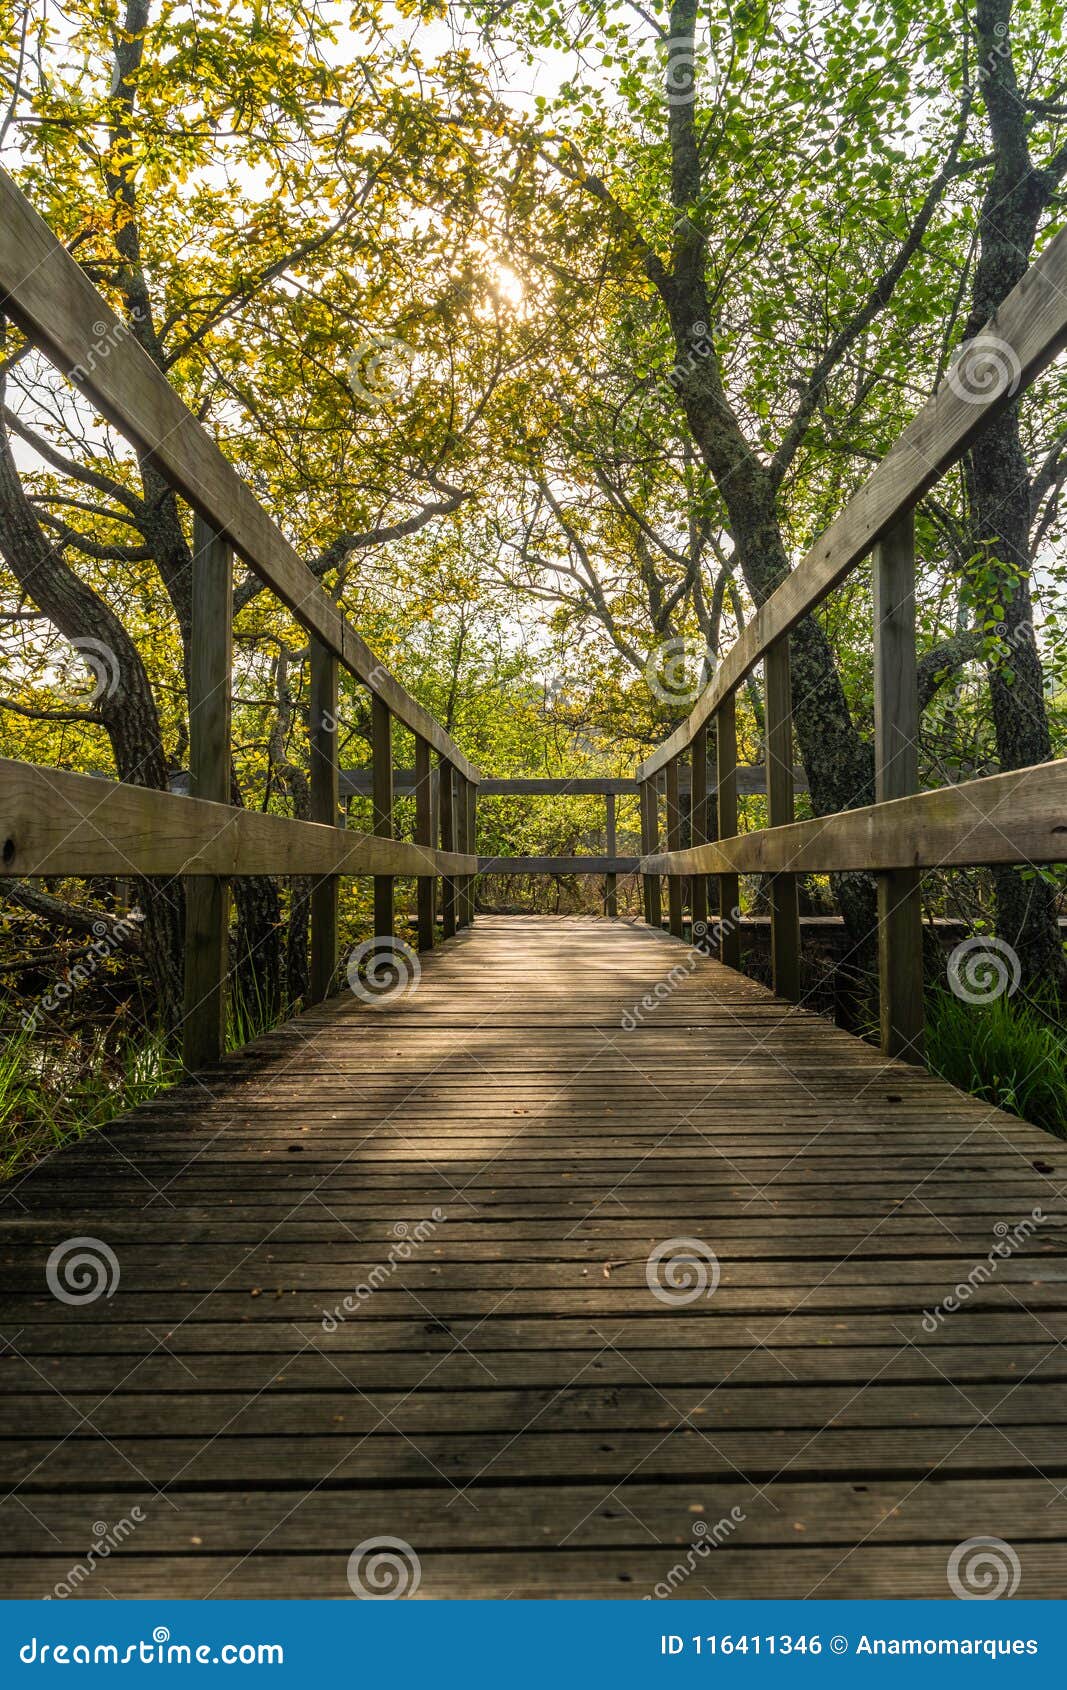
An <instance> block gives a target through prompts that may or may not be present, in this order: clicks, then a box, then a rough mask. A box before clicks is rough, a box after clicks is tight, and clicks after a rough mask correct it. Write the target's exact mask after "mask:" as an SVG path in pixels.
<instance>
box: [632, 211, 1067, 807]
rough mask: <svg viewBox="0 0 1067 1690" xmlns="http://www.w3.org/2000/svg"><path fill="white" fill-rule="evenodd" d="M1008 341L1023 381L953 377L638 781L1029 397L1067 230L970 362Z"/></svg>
mask: <svg viewBox="0 0 1067 1690" xmlns="http://www.w3.org/2000/svg"><path fill="white" fill-rule="evenodd" d="M990 340H994V341H996V342H997V343H999V345H998V347H997V349H996V350H997V353H998V356H999V358H1000V359H1001V360H1007V361H1010V362H1011V363H1012V364H1014V365H1015V366H1016V367H1017V369H1018V379H1016V380H1012V381H1010V382H1003V381H993V382H986V383H984V384H982V383H975V382H971V383H968V381H967V379H966V364H964V366H963V367H964V372H965V373H964V375H963V377H962V379H961V378H960V377H959V376H958V375H957V374H955V373H954V372H952V371H950V372H949V374H948V376H947V377H946V379H945V380H944V381H943V382H942V383H941V385H940V387H939V388H938V389H937V391H936V393H935V394H934V395H933V397H932V398H930V399H929V400H927V402H926V404H925V405H924V406H923V408H922V410H921V411H920V412H919V414H918V416H916V417H915V418H913V420H912V421H911V422H910V423H909V424H908V426H907V428H906V429H905V430H904V432H903V433H902V434H901V435H900V437H899V439H898V440H897V441H896V443H895V444H894V446H893V447H892V449H891V450H890V451H889V452H888V453H887V454H886V456H885V457H884V458H882V460H881V461H880V462H879V463H878V465H877V466H876V468H875V469H874V470H873V471H872V472H871V474H870V476H869V477H868V478H867V480H866V481H865V482H864V484H863V486H862V487H861V488H860V490H859V492H858V493H857V494H856V495H855V496H854V497H853V498H852V499H851V500H850V501H849V503H848V504H847V505H846V506H845V509H844V510H843V511H842V512H841V515H840V516H839V517H837V518H836V519H835V521H834V522H832V523H831V524H830V527H829V528H828V529H826V531H825V533H824V534H822V535H821V536H820V538H819V539H818V540H817V541H816V542H815V544H814V545H813V546H812V547H811V549H810V550H809V551H808V552H807V554H806V555H805V557H803V558H802V559H801V561H800V563H799V564H798V565H797V567H796V568H795V569H794V570H793V572H792V574H791V575H789V576H788V577H787V578H786V580H785V581H783V582H782V584H781V586H780V587H778V588H777V589H776V591H775V592H773V593H772V594H771V596H770V598H769V599H767V600H766V601H765V602H764V603H763V604H762V605H761V606H760V608H759V609H758V610H757V612H756V614H755V616H754V617H753V618H752V620H751V622H750V623H749V624H748V626H747V627H746V628H745V630H744V632H743V633H742V634H741V637H740V639H738V640H737V642H736V643H735V644H734V645H733V646H732V647H731V649H730V650H729V651H728V652H727V653H726V656H725V657H724V658H723V659H722V660H721V662H720V664H719V667H718V669H717V671H716V674H715V677H714V679H713V681H712V682H711V685H710V686H709V687H707V688H706V689H705V691H704V692H703V693H702V695H701V697H700V698H699V699H698V700H697V702H696V704H695V706H694V707H693V710H692V711H691V713H690V715H689V718H688V720H687V721H685V722H683V723H682V725H681V727H679V728H678V729H677V730H676V731H675V732H674V733H673V734H672V735H671V736H670V737H669V738H668V739H665V740H664V741H663V743H662V745H660V746H658V747H657V749H656V750H655V751H654V752H653V754H652V756H651V757H646V758H645V760H644V762H643V763H642V764H641V765H640V766H639V768H638V770H637V775H638V778H639V779H640V778H641V777H642V776H644V775H649V774H654V773H655V772H656V771H657V770H659V769H663V768H665V767H666V765H667V763H668V762H669V761H670V759H671V758H672V757H676V756H677V755H678V754H679V752H681V751H683V750H684V749H685V747H686V746H687V745H688V744H689V742H690V740H691V739H692V737H693V734H694V732H695V731H696V729H697V728H698V727H699V726H700V724H701V723H702V722H706V721H707V720H708V719H709V718H710V716H711V715H712V714H713V712H714V711H715V710H717V709H718V707H719V705H720V704H721V702H722V700H723V699H724V698H725V697H726V695H727V693H730V692H733V691H734V690H735V689H736V688H737V686H738V685H739V683H740V682H741V681H743V680H744V679H745V676H746V675H748V674H750V673H751V671H752V670H753V669H754V668H755V667H756V664H757V663H759V661H760V659H761V658H763V657H765V656H766V655H767V653H768V651H770V649H771V647H772V646H773V645H775V644H776V643H777V642H778V641H779V640H781V639H782V638H783V637H784V635H786V634H788V633H789V631H790V629H791V628H794V627H795V626H796V624H797V623H798V622H799V621H800V619H801V618H802V617H803V616H806V615H807V614H808V613H809V612H810V611H812V610H814V609H816V607H817V606H818V605H819V604H821V603H822V601H823V599H824V598H825V597H826V596H827V594H828V593H830V592H832V591H833V589H834V587H836V586H837V585H838V584H839V583H840V582H841V581H843V580H844V578H845V576H846V575H848V574H849V572H850V571H851V570H852V569H853V568H854V567H855V566H856V564H857V563H859V562H861V561H862V559H863V558H865V557H866V556H867V555H868V553H869V552H870V551H871V549H872V547H873V546H874V545H875V543H876V541H878V540H879V539H880V538H881V537H882V535H883V534H884V533H886V532H887V531H888V530H889V529H890V528H891V527H892V526H893V524H894V523H895V522H896V521H897V520H898V518H899V517H901V516H902V515H903V514H904V513H905V512H906V511H909V510H913V509H914V507H915V505H916V504H917V503H918V501H919V500H920V499H921V498H922V495H923V494H924V493H925V492H926V490H927V489H928V488H929V487H932V486H933V485H934V483H935V482H936V481H938V480H939V479H940V477H941V476H942V475H943V474H944V472H945V470H946V469H948V468H949V466H950V465H951V464H954V463H956V462H957V460H958V459H959V458H961V457H962V456H963V453H964V452H965V451H966V450H967V448H968V447H969V446H970V445H971V443H972V441H973V440H974V439H975V437H976V436H977V435H978V434H980V433H981V431H982V429H983V428H984V427H985V425H986V423H988V422H989V420H990V419H991V418H992V417H994V416H995V415H997V414H998V412H1000V411H1002V410H1003V409H1004V408H1005V406H1007V405H1010V404H1014V403H1017V401H1018V396H1019V394H1020V393H1022V392H1025V391H1026V388H1027V387H1028V386H1029V384H1030V382H1032V381H1033V379H1034V377H1035V376H1036V375H1038V374H1039V373H1040V372H1041V371H1042V370H1043V369H1045V368H1046V367H1047V366H1048V364H1050V363H1051V362H1052V360H1053V358H1054V357H1055V356H1056V354H1057V353H1058V352H1059V351H1060V350H1061V348H1062V347H1063V345H1064V344H1065V343H1067V230H1060V232H1059V234H1057V235H1056V236H1055V238H1054V239H1053V240H1052V241H1050V242H1049V244H1048V246H1047V247H1046V248H1045V250H1044V252H1043V253H1042V254H1041V256H1040V257H1039V258H1038V259H1037V261H1036V262H1035V263H1034V264H1032V265H1031V266H1030V268H1029V270H1027V272H1026V274H1025V275H1024V276H1023V278H1022V280H1021V281H1020V282H1019V283H1018V285H1017V286H1016V287H1015V288H1013V289H1012V291H1011V293H1010V294H1009V295H1008V298H1007V299H1006V300H1005V301H1004V303H1003V305H1001V307H1000V308H999V310H998V311H997V312H996V313H995V315H994V316H993V317H992V318H991V319H990V320H989V322H988V323H987V324H986V327H985V329H983V330H982V332H981V334H979V335H978V336H977V337H976V338H975V340H974V341H973V342H971V352H970V353H965V355H964V356H965V358H974V357H977V358H978V359H979V360H980V359H981V357H982V349H983V343H984V344H985V345H988V344H989V342H990Z"/></svg>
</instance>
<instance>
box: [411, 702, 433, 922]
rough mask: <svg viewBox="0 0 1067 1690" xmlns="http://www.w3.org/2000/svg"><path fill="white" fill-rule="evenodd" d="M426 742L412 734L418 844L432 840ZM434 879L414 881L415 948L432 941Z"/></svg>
mask: <svg viewBox="0 0 1067 1690" xmlns="http://www.w3.org/2000/svg"><path fill="white" fill-rule="evenodd" d="M433 782H434V775H433V767H432V762H431V754H430V742H429V740H426V739H423V737H422V735H421V734H416V736H415V839H416V842H417V843H418V844H419V845H428V846H430V847H432V846H433V844H434V813H433V812H434V803H433V799H434V792H433ZM436 888H437V882H436V881H435V879H434V877H433V875H432V874H422V875H420V876H419V882H418V906H419V908H418V917H419V950H420V951H430V950H432V949H433V942H434V921H435V911H434V904H435V901H436V899H435V893H436Z"/></svg>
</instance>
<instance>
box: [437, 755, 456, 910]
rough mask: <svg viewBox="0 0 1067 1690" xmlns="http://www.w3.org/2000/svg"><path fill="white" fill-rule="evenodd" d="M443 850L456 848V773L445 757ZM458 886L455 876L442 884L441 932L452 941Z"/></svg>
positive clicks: (442, 820)
mask: <svg viewBox="0 0 1067 1690" xmlns="http://www.w3.org/2000/svg"><path fill="white" fill-rule="evenodd" d="M439 778H440V799H439V802H440V808H441V818H440V819H441V849H442V851H445V852H452V851H454V850H455V848H456V836H457V830H456V772H455V770H454V769H453V767H452V765H451V763H450V762H448V760H447V759H446V758H444V757H442V759H441V764H440V777H439ZM457 899H458V884H457V881H456V878H455V876H453V875H446V877H445V879H444V880H443V881H442V883H441V932H442V934H443V935H444V937H445V938H446V939H451V938H452V937H453V935H454V933H455V931H456V915H457V908H456V906H457Z"/></svg>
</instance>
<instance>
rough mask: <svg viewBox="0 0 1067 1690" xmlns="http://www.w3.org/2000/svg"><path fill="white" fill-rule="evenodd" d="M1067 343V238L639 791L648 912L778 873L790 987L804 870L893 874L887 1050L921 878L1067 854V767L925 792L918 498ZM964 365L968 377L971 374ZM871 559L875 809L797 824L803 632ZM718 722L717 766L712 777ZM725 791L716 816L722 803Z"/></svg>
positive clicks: (816, 548) (725, 895)
mask: <svg viewBox="0 0 1067 1690" xmlns="http://www.w3.org/2000/svg"><path fill="white" fill-rule="evenodd" d="M1065 344H1067V230H1063V231H1061V232H1060V233H1059V234H1058V235H1056V237H1055V238H1054V239H1053V240H1052V241H1051V242H1050V244H1049V245H1048V247H1047V248H1046V249H1045V251H1044V252H1043V253H1042V254H1041V256H1040V258H1039V259H1038V260H1037V261H1036V263H1034V264H1033V265H1032V266H1031V268H1030V269H1029V270H1028V271H1027V273H1026V275H1025V276H1024V277H1023V278H1022V280H1021V281H1020V282H1019V284H1018V286H1017V287H1016V288H1015V289H1014V290H1013V292H1012V293H1011V294H1010V295H1009V297H1008V299H1007V300H1006V301H1005V302H1004V304H1003V306H1002V307H1001V309H1000V310H999V311H998V312H997V314H996V315H995V316H994V317H993V318H992V319H991V321H990V322H989V323H988V324H987V325H986V327H985V329H984V330H983V331H982V332H981V333H980V334H979V335H977V336H976V337H975V338H974V339H973V340H971V341H970V342H968V343H967V345H966V346H965V347H964V349H963V352H962V354H961V357H960V363H959V365H957V367H956V371H955V373H954V372H953V371H950V372H949V375H948V377H947V378H946V379H945V381H943V382H942V383H941V385H940V386H939V387H938V389H937V391H936V393H935V394H934V395H933V397H932V398H931V399H930V400H929V401H928V402H927V403H926V405H924V406H923V408H922V410H921V411H920V412H919V414H918V416H917V417H915V419H914V420H913V421H912V422H911V423H910V424H909V426H908V427H907V428H906V429H905V430H904V432H903V433H902V434H901V436H900V438H899V439H898V440H897V442H896V444H895V445H894V446H893V447H892V448H891V449H890V451H889V452H888V453H887V454H886V456H885V457H884V458H883V459H882V460H881V462H880V463H879V464H878V465H877V467H876V468H875V469H874V470H873V472H872V473H871V475H870V476H869V477H868V479H867V481H866V482H865V483H864V485H863V486H862V487H861V488H860V490H859V491H858V492H857V493H856V495H855V496H854V497H853V498H852V499H851V500H850V501H849V503H848V504H847V505H846V506H845V509H844V510H843V511H842V513H841V515H840V516H838V517H837V519H836V520H835V521H834V522H833V523H832V524H831V525H830V527H829V528H828V529H827V530H826V532H825V533H824V534H823V535H822V536H821V537H820V539H819V540H817V541H816V543H815V544H814V545H813V546H812V547H811V549H810V550H809V551H808V553H807V554H806V556H805V557H804V558H802V559H801V561H800V563H798V565H797V567H796V568H795V569H794V570H793V571H792V573H791V574H790V575H789V576H787V577H786V579H785V580H784V581H783V582H782V583H781V584H780V586H779V587H778V588H777V589H776V590H775V592H773V593H772V594H771V595H770V597H769V598H768V599H767V600H766V601H765V602H764V603H763V604H762V605H760V606H759V608H758V609H757V611H756V613H755V615H754V616H753V618H752V620H751V622H750V623H749V624H748V626H747V627H746V628H745V629H744V631H743V632H742V634H741V635H740V637H739V638H738V640H737V641H736V642H735V644H734V645H733V646H732V647H731V648H730V650H729V651H728V652H727V653H726V654H725V656H724V657H723V658H722V659H721V661H720V662H719V663H718V665H717V668H716V670H715V673H714V675H713V677H712V680H711V682H710V684H709V685H708V687H707V688H706V689H705V691H704V692H703V693H702V694H701V696H700V698H699V699H698V700H697V702H696V704H695V705H694V707H693V709H692V711H691V712H690V714H689V716H688V717H687V719H686V720H685V721H684V722H683V723H682V724H681V725H680V726H679V727H678V728H676V729H675V731H674V732H673V733H672V734H671V735H670V736H669V737H668V738H667V739H665V740H664V742H663V743H662V744H661V745H660V746H659V747H658V748H657V749H656V750H655V751H654V752H653V753H652V755H651V756H649V757H646V758H645V759H644V761H643V762H642V763H641V764H640V765H639V767H638V768H637V771H636V779H637V782H638V785H639V788H640V791H641V818H642V860H641V871H642V874H643V877H644V910H645V916H646V919H647V920H648V921H650V922H652V923H653V924H655V925H659V924H660V921H661V919H662V913H661V910H662V906H661V900H662V888H661V884H660V876H661V875H666V877H667V898H668V922H669V926H670V930H671V932H672V933H675V934H676V935H678V936H679V937H680V936H681V935H682V932H683V921H684V907H683V906H684V898H685V889H686V878H687V877H688V893H689V903H690V910H691V916H692V920H693V923H694V927H695V926H696V925H697V923H698V922H701V921H704V922H706V917H707V910H708V883H707V878H706V877H707V876H708V875H709V874H710V875H715V876H717V877H718V883H719V885H718V895H719V907H720V910H721V911H723V912H731V911H736V910H737V908H738V876H739V875H740V874H756V873H762V874H767V875H768V876H770V886H769V893H770V907H771V929H772V942H771V951H772V970H773V976H774V986H775V990H776V992H777V993H778V995H779V996H781V997H784V998H787V999H794V1000H795V999H796V998H798V997H799V995H800V925H799V918H798V896H797V878H796V877H797V875H798V874H806V873H811V872H819V873H822V872H828V873H835V872H842V873H844V872H848V871H861V872H873V873H874V874H875V875H876V877H877V882H878V950H879V996H880V1012H881V1037H882V1047H883V1049H884V1050H885V1051H886V1052H887V1054H890V1055H897V1056H902V1057H904V1058H906V1059H908V1060H913V1061H918V1060H921V1057H922V1050H923V1037H924V1032H923V946H922V905H921V901H920V896H919V876H920V874H921V872H922V871H923V870H927V869H938V868H948V867H969V866H980V865H986V864H1000V863H1009V864H1011V863H1030V864H1047V863H1059V862H1064V861H1065V860H1067V760H1061V761H1057V762H1050V763H1046V764H1041V765H1040V766H1038V767H1036V768H1029V769H1021V770H1013V771H1009V772H1006V773H1003V774H1000V775H992V776H986V777H982V778H979V779H975V780H972V781H968V782H964V783H961V784H960V785H957V786H953V787H950V788H947V789H941V790H937V791H929V792H922V793H920V792H918V791H917V788H918V784H919V782H918V748H917V740H918V729H919V704H918V668H917V655H916V629H915V539H914V512H915V507H916V505H917V504H918V503H919V501H920V500H921V498H922V497H923V495H924V494H925V493H926V492H927V490H928V489H929V488H930V487H931V486H933V485H934V483H935V482H936V481H937V480H938V479H939V478H940V476H941V475H942V474H943V473H944V471H945V470H946V469H947V468H949V467H950V466H951V465H952V464H954V463H956V462H957V461H958V460H959V458H960V457H961V456H962V455H963V453H964V452H965V451H966V450H967V449H968V447H969V446H970V445H971V444H972V443H973V441H974V440H975V439H976V437H977V436H978V435H979V434H980V433H981V431H982V429H983V428H984V427H986V426H987V425H988V423H989V422H990V420H991V419H992V418H993V417H994V416H995V415H996V414H997V412H999V411H1001V410H1002V409H1003V408H1004V407H1005V406H1007V405H1009V404H1013V403H1015V402H1016V401H1017V399H1018V395H1019V393H1020V392H1021V391H1024V390H1025V388H1026V387H1027V386H1028V385H1029V384H1030V383H1031V382H1032V381H1033V380H1034V378H1035V377H1036V376H1037V375H1038V374H1039V373H1040V372H1041V371H1042V370H1043V369H1045V368H1046V367H1047V365H1048V364H1049V363H1050V362H1051V361H1052V359H1053V358H1054V357H1055V356H1056V354H1057V353H1058V352H1059V351H1060V350H1061V349H1062V348H1063V347H1064V345H1065ZM983 358H992V359H993V360H994V362H995V363H996V364H997V365H998V366H999V367H1004V366H1005V365H1008V366H1010V369H1011V371H1012V373H1013V374H1014V373H1016V372H1017V379H1015V380H1011V381H1008V380H1005V381H1001V382H994V383H983V382H981V381H976V382H973V383H968V382H967V378H966V369H965V361H966V360H968V359H977V360H979V361H981V360H982V359H983ZM961 371H962V372H963V373H962V374H961V373H960V372H961ZM872 554H873V586H874V607H873V609H874V658H875V661H874V682H875V686H874V723H875V734H874V750H875V798H876V802H875V803H874V804H871V805H867V806H865V807H863V808H858V809H855V810H848V811H843V812H841V813H839V814H836V815H831V816H820V817H818V818H817V819H815V820H812V821H805V822H797V821H795V820H794V794H795V790H796V781H795V771H794V769H793V711H792V698H791V685H790V657H789V635H790V632H791V631H792V629H793V628H795V627H796V625H797V623H798V622H800V621H801V619H802V618H803V617H805V616H807V615H808V614H810V613H811V612H812V611H814V610H816V609H817V608H818V607H819V605H821V604H822V602H823V601H824V600H825V599H826V597H827V596H828V595H829V594H830V593H831V592H832V591H833V590H834V588H835V587H837V586H838V585H839V584H840V583H841V582H842V581H843V580H844V579H845V578H846V577H847V576H848V575H849V574H850V573H851V572H852V571H853V570H854V569H855V568H856V567H857V566H858V565H859V564H860V563H862V562H863V561H864V560H865V559H866V558H867V557H868V556H871V555H872ZM760 662H762V663H763V665H764V691H765V749H766V768H767V793H768V802H767V813H768V823H769V825H768V826H767V827H766V828H763V829H759V830H757V831H755V832H751V833H740V832H739V830H738V797H739V795H740V794H741V792H742V791H743V788H742V785H741V781H740V779H739V775H740V770H739V769H738V766H737V720H736V698H737V692H738V689H739V687H740V686H741V685H742V683H743V682H745V681H747V679H748V677H749V676H750V675H751V674H752V672H753V670H754V669H755V668H756V666H757V664H759V663H760ZM712 728H713V729H714V776H713V777H709V775H708V774H707V768H708V752H709V745H710V738H711V735H710V730H711V729H712ZM686 756H688V757H690V758H691V761H692V768H693V770H694V772H695V774H696V779H695V782H694V784H693V790H692V799H691V806H690V812H691V813H690V833H691V840H692V843H691V845H690V846H689V847H688V848H687V849H684V850H683V849H681V844H682V840H681V807H680V804H679V797H680V794H681V792H682V790H683V780H684V770H685V764H684V763H683V762H682V759H683V758H684V757H686ZM661 782H662V783H663V784H664V786H665V788H666V839H665V844H666V847H667V848H666V850H661V849H660V834H661V829H660V815H659V788H660V783H661ZM712 798H714V800H715V808H714V823H713V819H712V817H713V812H712V808H711V800H712ZM718 931H719V941H718V942H719V950H720V955H721V957H722V960H723V961H724V962H726V963H728V964H730V965H731V966H733V967H735V968H736V967H739V966H740V960H741V958H740V942H739V927H738V922H737V921H736V919H734V920H730V919H725V920H723V921H721V922H720V924H719V929H718Z"/></svg>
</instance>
